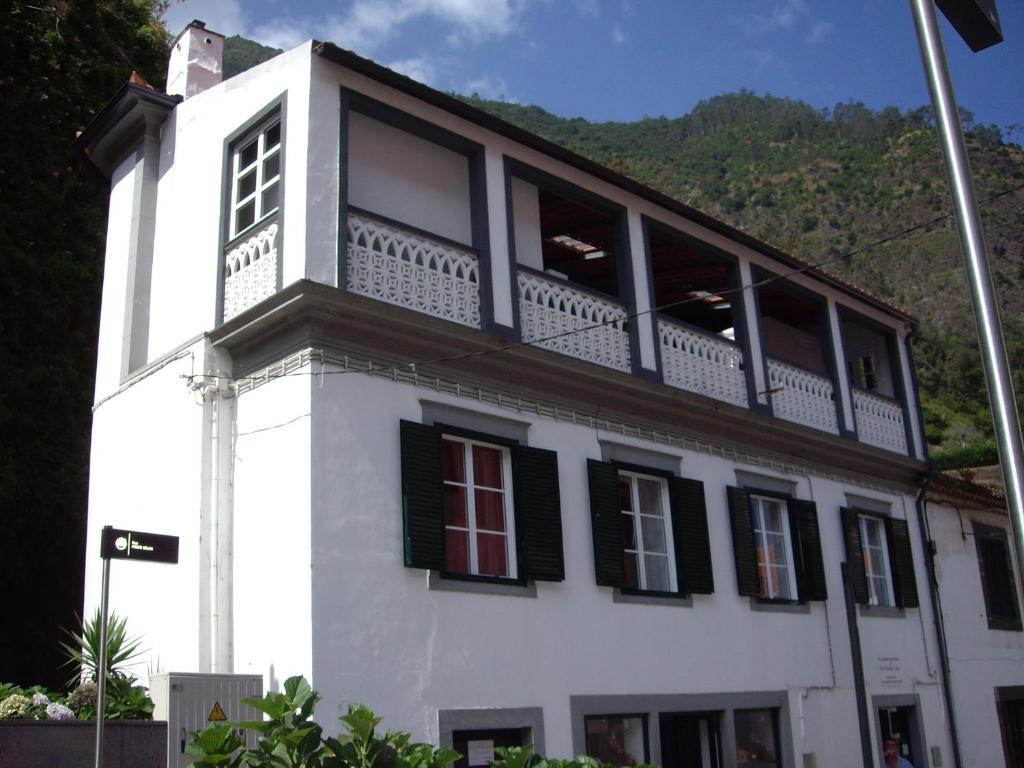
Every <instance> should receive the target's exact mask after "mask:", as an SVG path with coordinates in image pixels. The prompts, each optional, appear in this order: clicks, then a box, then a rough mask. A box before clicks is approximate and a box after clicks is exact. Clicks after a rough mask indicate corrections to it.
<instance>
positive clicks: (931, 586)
mask: <svg viewBox="0 0 1024 768" xmlns="http://www.w3.org/2000/svg"><path fill="white" fill-rule="evenodd" d="M922 424H923V422H922ZM934 471H935V468H934V465H933V464H931V463H930V462H929V465H928V474H927V475H925V478H924V482H922V483H921V490H920V492H918V494H917V521H918V528H919V529H920V530H921V547H922V549H923V550H924V553H925V563H926V564H927V566H928V594H929V596H930V597H931V602H932V615H933V616H934V618H935V635H936V637H937V638H938V641H939V664H940V665H941V667H942V693H943V698H945V699H946V717H948V718H949V735H950V738H951V739H952V740H953V764H954V765H955V766H956V768H963V765H964V762H963V758H962V757H961V755H960V736H959V733H958V731H957V726H956V707H954V706H953V681H952V680H951V679H950V672H949V649H948V647H947V646H946V627H945V623H944V622H943V620H942V599H941V597H940V595H939V581H938V578H937V577H936V573H935V551H934V549H933V548H932V547H933V542H932V540H931V538H932V537H931V533H930V530H929V527H928V502H927V501H926V499H925V496H926V494H927V492H928V484H929V483H930V482H931V479H932V473H933V472H934Z"/></svg>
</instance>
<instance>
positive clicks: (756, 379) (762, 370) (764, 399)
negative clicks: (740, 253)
mask: <svg viewBox="0 0 1024 768" xmlns="http://www.w3.org/2000/svg"><path fill="white" fill-rule="evenodd" d="M736 266H737V274H738V277H739V285H738V286H737V287H738V288H740V289H741V290H740V292H739V298H740V302H739V310H740V315H741V322H742V323H743V345H744V350H743V353H744V357H745V362H746V371H747V386H748V387H749V388H750V390H751V391H750V407H751V408H752V409H754V410H759V411H762V412H764V413H771V412H772V406H771V399H770V398H769V396H768V369H767V361H766V360H765V354H764V347H763V346H762V344H761V308H760V306H759V305H758V302H757V293H756V291H755V289H754V288H752V287H751V286H753V284H754V275H753V270H752V269H751V267H750V261H749V260H747V259H744V258H741V259H739V261H738V262H737V265H736Z"/></svg>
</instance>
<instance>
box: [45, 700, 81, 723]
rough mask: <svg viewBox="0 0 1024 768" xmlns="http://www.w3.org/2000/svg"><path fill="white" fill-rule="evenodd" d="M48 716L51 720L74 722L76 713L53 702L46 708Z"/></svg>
mask: <svg viewBox="0 0 1024 768" xmlns="http://www.w3.org/2000/svg"><path fill="white" fill-rule="evenodd" d="M46 716H47V717H48V718H50V719H51V720H74V719H75V713H74V712H72V711H71V710H70V709H68V708H67V707H65V706H64V705H63V704H58V703H57V702H53V703H52V704H50V705H48V706H47V707H46Z"/></svg>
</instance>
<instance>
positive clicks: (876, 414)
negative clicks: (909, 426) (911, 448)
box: [853, 389, 907, 455]
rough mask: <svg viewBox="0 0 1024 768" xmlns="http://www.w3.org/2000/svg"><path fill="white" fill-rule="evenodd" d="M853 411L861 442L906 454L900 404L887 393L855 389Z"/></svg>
mask: <svg viewBox="0 0 1024 768" xmlns="http://www.w3.org/2000/svg"><path fill="white" fill-rule="evenodd" d="M853 412H854V414H855V416H856V419H857V436H858V437H860V440H861V442H863V443H867V444H868V445H873V446H875V447H876V448H884V449H885V450H887V451H895V452H896V453H902V454H904V455H906V453H907V433H906V429H905V428H904V425H903V406H902V405H900V404H899V403H898V402H896V401H895V400H891V399H890V398H888V397H882V396H881V395H878V394H875V393H873V392H865V391H864V390H861V389H855V390H853Z"/></svg>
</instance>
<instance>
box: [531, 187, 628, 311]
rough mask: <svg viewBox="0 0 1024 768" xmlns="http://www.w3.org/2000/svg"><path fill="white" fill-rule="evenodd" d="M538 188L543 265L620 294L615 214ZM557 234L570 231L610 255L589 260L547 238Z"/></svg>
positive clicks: (569, 276) (615, 294) (573, 235)
mask: <svg viewBox="0 0 1024 768" xmlns="http://www.w3.org/2000/svg"><path fill="white" fill-rule="evenodd" d="M539 192H540V195H539V199H540V234H541V239H542V242H543V253H544V268H545V269H553V270H555V271H556V272H561V273H562V274H564V275H566V276H567V277H568V278H569V279H570V280H572V281H573V282H574V283H579V284H580V285H584V286H587V287H589V288H593V289H594V290H597V291H601V292H603V293H607V294H610V295H612V296H618V295H619V290H618V278H617V275H616V272H615V226H614V219H613V217H612V216H611V215H610V214H607V213H603V212H601V211H595V210H594V209H593V208H588V207H587V206H585V205H582V204H580V203H577V202H574V201H572V200H567V199H566V198H564V197H562V196H560V195H557V194H555V193H554V192H549V191H548V190H545V189H541V190H539ZM558 235H569V236H570V237H572V238H575V239H576V240H580V241H581V242H584V243H587V244H588V245H592V246H594V247H595V248H597V249H599V250H602V251H604V252H605V253H606V254H607V256H604V257H603V258H598V259H589V260H588V259H585V258H584V256H583V254H582V253H577V252H575V251H573V250H571V249H569V248H566V247H563V246H561V245H557V244H555V243H550V242H548V238H550V237H557V236H558Z"/></svg>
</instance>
